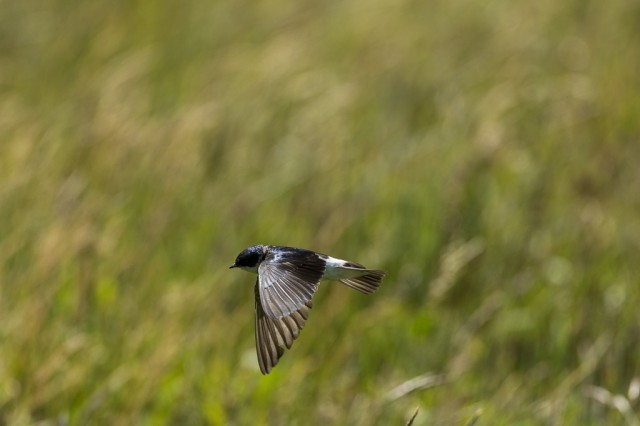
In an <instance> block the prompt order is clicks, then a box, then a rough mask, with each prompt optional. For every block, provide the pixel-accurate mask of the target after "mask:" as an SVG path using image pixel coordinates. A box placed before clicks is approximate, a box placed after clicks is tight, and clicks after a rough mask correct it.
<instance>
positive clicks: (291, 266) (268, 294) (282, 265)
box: [258, 247, 326, 319]
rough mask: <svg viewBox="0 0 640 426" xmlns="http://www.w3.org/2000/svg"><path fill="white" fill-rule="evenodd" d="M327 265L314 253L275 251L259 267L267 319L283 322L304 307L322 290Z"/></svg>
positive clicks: (308, 251) (275, 249) (274, 248)
mask: <svg viewBox="0 0 640 426" xmlns="http://www.w3.org/2000/svg"><path fill="white" fill-rule="evenodd" d="M325 266H326V261H325V259H323V258H322V257H321V256H319V255H318V254H317V253H315V252H313V251H310V250H302V249H294V248H289V247H272V248H271V249H270V250H269V251H268V253H267V255H266V257H265V258H264V260H263V261H262V262H261V263H260V266H259V267H258V277H259V278H258V279H259V290H260V299H261V300H262V307H263V309H264V312H265V313H266V315H267V316H269V317H271V318H272V319H280V318H284V317H286V316H289V315H291V314H292V313H294V312H296V311H297V310H299V309H301V308H302V307H304V306H305V305H306V304H307V303H308V302H309V301H310V300H311V297H313V294H314V293H315V292H316V290H317V289H318V283H319V282H320V279H321V278H322V275H323V274H324V270H325Z"/></svg>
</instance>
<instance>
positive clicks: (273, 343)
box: [255, 279, 311, 374]
mask: <svg viewBox="0 0 640 426" xmlns="http://www.w3.org/2000/svg"><path fill="white" fill-rule="evenodd" d="M255 293H256V351H257V354H258V364H259V365H260V371H262V374H269V372H270V371H271V369H272V368H273V367H274V366H275V365H276V364H277V363H278V361H279V360H280V357H282V355H283V354H284V351H285V348H286V349H289V348H291V345H293V342H294V340H296V339H297V338H298V336H299V335H300V330H302V328H303V327H304V324H305V322H306V321H307V318H308V317H309V310H310V309H311V301H308V302H307V303H305V304H304V305H303V306H302V308H300V309H298V310H297V311H295V312H293V313H292V314H291V315H289V316H286V317H283V318H280V319H273V318H270V317H269V316H267V315H265V312H264V309H263V308H262V306H263V305H262V302H261V299H260V280H259V279H258V280H256V286H255Z"/></svg>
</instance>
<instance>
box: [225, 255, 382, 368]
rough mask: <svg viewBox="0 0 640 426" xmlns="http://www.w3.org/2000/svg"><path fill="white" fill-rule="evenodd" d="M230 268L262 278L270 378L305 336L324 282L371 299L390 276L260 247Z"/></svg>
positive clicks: (258, 325) (260, 343)
mask: <svg viewBox="0 0 640 426" xmlns="http://www.w3.org/2000/svg"><path fill="white" fill-rule="evenodd" d="M229 268H240V269H243V270H245V271H248V272H251V273H254V274H258V278H257V279H256V283H255V287H254V291H255V337H256V352H257V356H258V364H259V366H260V371H261V372H262V374H265V375H266V374H269V373H270V372H271V370H272V369H273V367H274V366H275V365H276V364H277V363H278V361H279V360H280V358H281V357H282V355H283V354H284V352H285V349H291V346H292V345H293V342H294V341H295V340H296V339H297V338H298V336H299V335H300V331H301V330H302V328H303V327H304V325H305V323H306V321H307V319H308V318H309V311H310V309H311V306H312V304H311V298H312V297H313V295H314V294H315V292H316V290H318V285H319V284H320V280H321V279H327V280H333V281H340V282H341V283H343V284H345V285H346V286H348V287H351V288H352V289H354V290H357V291H359V292H361V293H364V294H371V293H373V292H375V291H376V290H377V289H378V288H379V287H380V284H381V283H382V279H383V278H384V277H385V275H386V273H385V272H384V271H381V270H378V269H367V268H365V267H364V266H363V265H361V264H359V263H355V262H349V261H346V260H342V259H337V258H335V257H331V256H328V255H326V254H322V253H318V252H315V251H312V250H306V249H300V248H295V247H284V246H271V245H261V244H258V245H253V246H251V247H248V248H246V249H244V250H243V251H242V252H240V254H238V256H237V257H236V260H235V262H234V263H233V264H232V265H231V266H230V267H229Z"/></svg>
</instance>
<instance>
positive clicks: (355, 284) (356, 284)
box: [340, 263, 386, 294]
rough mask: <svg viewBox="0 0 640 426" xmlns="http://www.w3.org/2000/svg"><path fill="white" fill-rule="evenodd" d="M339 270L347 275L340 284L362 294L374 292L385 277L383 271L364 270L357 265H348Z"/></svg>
mask: <svg viewBox="0 0 640 426" xmlns="http://www.w3.org/2000/svg"><path fill="white" fill-rule="evenodd" d="M340 269H341V270H342V271H344V272H347V274H348V275H349V278H343V279H341V280H340V282H341V283H342V284H345V285H347V286H349V287H351V288H352V289H354V290H358V291H359V292H361V293H364V294H371V293H373V292H375V291H376V290H377V289H378V287H380V284H382V279H383V278H384V276H385V275H386V272H384V271H380V270H378V269H365V268H364V266H362V265H359V264H357V263H350V264H349V265H348V266H346V267H342V268H340Z"/></svg>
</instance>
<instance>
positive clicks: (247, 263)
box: [229, 245, 265, 273]
mask: <svg viewBox="0 0 640 426" xmlns="http://www.w3.org/2000/svg"><path fill="white" fill-rule="evenodd" d="M264 251H265V250H264V246H261V245H255V246H251V247H249V248H246V249H244V250H242V252H240V254H239V255H238V257H236V261H235V262H233V265H231V266H229V268H240V269H244V270H245V271H249V272H256V273H257V272H258V265H259V264H260V262H262V259H264V254H265V253H264Z"/></svg>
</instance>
